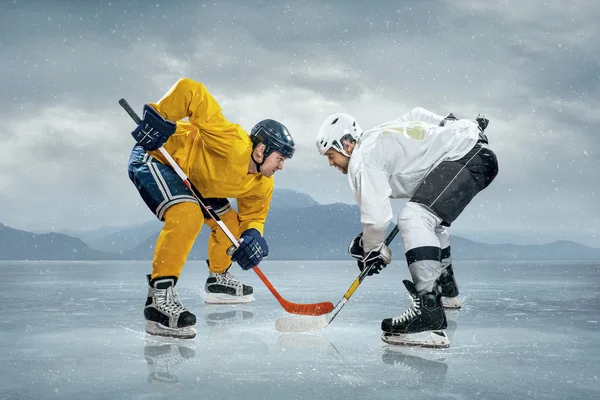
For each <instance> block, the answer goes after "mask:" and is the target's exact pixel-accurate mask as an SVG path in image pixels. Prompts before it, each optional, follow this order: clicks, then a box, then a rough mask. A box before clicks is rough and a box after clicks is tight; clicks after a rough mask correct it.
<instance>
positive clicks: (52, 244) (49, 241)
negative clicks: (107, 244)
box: [0, 223, 117, 260]
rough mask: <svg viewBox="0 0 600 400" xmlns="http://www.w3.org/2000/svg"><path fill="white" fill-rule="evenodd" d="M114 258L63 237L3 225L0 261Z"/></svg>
mask: <svg viewBox="0 0 600 400" xmlns="http://www.w3.org/2000/svg"><path fill="white" fill-rule="evenodd" d="M115 258H117V257H116V256H115V255H114V254H110V253H105V252H102V251H97V250H93V249H91V248H90V247H89V246H88V245H87V244H85V243H84V242H83V241H81V239H78V238H74V237H71V236H67V235H64V234H61V233H42V234H38V233H31V232H26V231H22V230H18V229H14V228H10V227H8V226H6V225H4V224H1V223H0V260H110V259H115Z"/></svg>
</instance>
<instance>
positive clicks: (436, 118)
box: [400, 107, 444, 125]
mask: <svg viewBox="0 0 600 400" xmlns="http://www.w3.org/2000/svg"><path fill="white" fill-rule="evenodd" d="M400 118H401V119H402V120H403V121H405V122H410V121H421V122H425V123H428V124H432V125H439V124H440V122H441V121H442V120H443V119H444V117H442V116H441V115H437V114H434V113H432V112H431V111H427V110H426V109H424V108H422V107H417V108H414V109H413V110H412V111H411V112H409V113H407V114H404V115H403V116H402V117H400Z"/></svg>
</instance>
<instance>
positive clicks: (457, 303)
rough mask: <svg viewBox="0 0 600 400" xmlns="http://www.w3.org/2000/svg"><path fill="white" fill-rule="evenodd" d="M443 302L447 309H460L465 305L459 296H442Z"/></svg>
mask: <svg viewBox="0 0 600 400" xmlns="http://www.w3.org/2000/svg"><path fill="white" fill-rule="evenodd" d="M442 304H443V305H444V308H445V309H446V310H460V309H461V308H462V305H463V303H462V300H461V299H459V298H458V297H442Z"/></svg>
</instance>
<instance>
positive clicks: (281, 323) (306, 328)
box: [275, 315, 329, 332]
mask: <svg viewBox="0 0 600 400" xmlns="http://www.w3.org/2000/svg"><path fill="white" fill-rule="evenodd" d="M327 325H329V320H328V319H327V317H326V316H325V315H319V316H316V317H281V318H279V319H278V320H277V321H275V329H277V330H278V331H279V332H310V331H316V330H317V329H323V328H325V327H327Z"/></svg>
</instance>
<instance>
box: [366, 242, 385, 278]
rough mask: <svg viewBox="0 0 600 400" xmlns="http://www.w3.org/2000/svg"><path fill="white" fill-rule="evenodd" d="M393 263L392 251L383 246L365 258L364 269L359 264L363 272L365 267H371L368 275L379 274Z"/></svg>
mask: <svg viewBox="0 0 600 400" xmlns="http://www.w3.org/2000/svg"><path fill="white" fill-rule="evenodd" d="M391 262H392V251H391V250H390V248H389V247H387V246H386V245H385V244H382V245H381V246H380V247H378V248H377V249H375V250H373V251H370V252H369V253H368V254H366V255H365V256H364V257H363V261H362V268H361V264H360V263H359V265H358V268H359V269H360V271H361V272H362V270H363V269H364V268H365V267H371V269H370V270H369V273H368V275H369V276H371V275H373V274H378V273H379V272H381V270H383V269H384V268H385V267H387V265H388V264H389V263H391Z"/></svg>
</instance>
